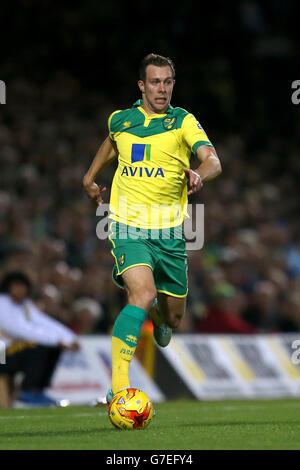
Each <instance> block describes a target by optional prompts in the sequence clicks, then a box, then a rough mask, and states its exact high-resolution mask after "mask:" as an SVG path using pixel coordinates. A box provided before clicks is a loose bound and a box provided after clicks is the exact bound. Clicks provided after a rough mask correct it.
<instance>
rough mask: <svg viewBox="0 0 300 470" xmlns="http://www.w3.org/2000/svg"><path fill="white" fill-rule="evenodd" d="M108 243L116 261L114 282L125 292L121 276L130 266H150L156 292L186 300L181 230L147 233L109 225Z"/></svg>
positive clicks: (184, 259) (185, 256)
mask: <svg viewBox="0 0 300 470" xmlns="http://www.w3.org/2000/svg"><path fill="white" fill-rule="evenodd" d="M108 236H109V243H110V245H111V248H112V250H111V253H112V255H113V257H114V258H115V263H116V264H115V266H114V268H113V273H112V274H113V280H114V282H115V283H116V284H117V286H119V287H121V288H124V282H123V279H122V274H123V273H124V272H125V271H126V270H127V269H129V268H132V267H133V266H149V268H151V269H152V271H153V277H154V282H155V286H156V289H157V291H158V292H161V293H164V294H168V295H171V296H173V297H186V295H187V292H188V279H187V255H186V251H185V238H184V234H183V228H182V226H179V227H174V228H170V229H160V230H155V231H154V230H152V231H151V230H150V229H149V230H147V229H137V228H135V227H130V226H128V225H125V224H122V223H119V222H111V224H110V227H109V233H108Z"/></svg>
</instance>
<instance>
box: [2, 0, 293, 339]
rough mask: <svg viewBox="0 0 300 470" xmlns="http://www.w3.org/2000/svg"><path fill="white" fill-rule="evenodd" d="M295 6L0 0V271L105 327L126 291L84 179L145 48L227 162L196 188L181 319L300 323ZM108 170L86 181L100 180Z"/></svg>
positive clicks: (205, 328) (134, 92)
mask: <svg viewBox="0 0 300 470" xmlns="http://www.w3.org/2000/svg"><path fill="white" fill-rule="evenodd" d="M296 6H297V2H294V1H289V0H286V1H284V2H282V1H279V0H277V1H274V0H269V1H265V2H259V1H250V0H249V1H244V2H242V1H239V2H214V1H212V2H205V3H204V2H201V3H200V2H198V3H197V4H196V3H195V2H192V1H189V0H187V1H185V2H181V3H180V4H178V3H177V2H167V3H165V2H158V3H150V2H120V1H117V2H111V1H100V2H99V1H96V0H86V1H84V2H76V1H74V2H66V1H61V2H50V1H46V0H45V1H33V0H23V1H19V2H15V1H12V2H2V3H1V32H0V34H1V59H0V79H1V80H4V81H5V83H6V87H7V104H6V105H1V107H0V161H1V168H0V261H1V266H0V274H3V273H5V272H6V271H8V270H9V269H15V268H18V269H22V270H24V271H25V272H27V273H28V274H29V275H30V276H31V278H32V279H33V281H34V283H35V286H36V288H35V298H36V300H37V302H38V303H39V305H40V306H41V308H42V309H43V310H44V311H46V312H47V313H49V314H50V315H53V316H54V317H57V318H59V319H61V320H62V321H63V322H65V323H66V324H68V325H70V326H72V328H74V330H75V331H77V332H79V333H80V332H108V331H110V328H111V326H112V324H113V321H114V319H115V317H116V315H117V314H118V312H119V311H120V309H121V308H122V305H123V303H124V300H125V299H124V297H123V295H122V293H121V292H120V291H119V290H118V289H117V288H116V287H114V285H113V284H112V282H111V268H112V264H113V260H112V258H111V255H110V253H109V249H108V245H107V243H106V242H100V241H98V240H97V238H96V236H95V226H96V223H97V218H96V217H95V208H94V207H93V206H91V204H90V202H89V201H88V199H87V198H86V196H85V194H84V191H83V188H82V176H83V174H84V172H85V171H86V169H87V168H88V166H89V163H90V161H91V159H92V158H93V156H94V155H95V153H96V151H97V149H98V147H99V145H100V144H101V142H102V140H103V138H104V137H105V135H106V133H107V118H108V116H109V114H110V113H111V112H112V111H114V110H116V109H121V108H124V107H129V106H130V105H131V103H133V102H134V101H135V100H136V99H137V98H139V93H138V89H137V85H136V82H137V79H138V65H139V61H140V59H141V58H142V57H143V56H144V55H146V54H147V53H149V52H157V53H160V54H162V55H166V56H169V57H171V58H172V59H173V60H174V62H175V65H176V80H177V82H176V86H175V91H174V95H173V100H172V104H173V106H180V107H183V108H186V109H188V110H189V111H190V112H192V113H193V114H195V116H196V117H197V119H199V121H200V123H201V124H202V125H203V127H204V129H205V130H206V132H207V134H208V136H209V137H210V138H211V140H212V142H213V143H214V145H215V147H216V149H217V152H218V153H219V156H220V158H221V160H222V164H223V174H222V176H221V177H220V178H218V179H217V180H215V181H213V182H211V183H209V184H207V185H205V187H204V188H203V190H202V191H201V193H199V194H198V195H197V196H195V197H194V199H193V201H194V202H202V203H204V204H205V214H206V222H205V246H204V249H203V250H201V252H197V253H194V252H191V254H190V260H189V266H190V268H189V279H190V294H189V300H188V313H189V314H188V315H187V317H186V320H185V322H184V324H183V325H182V328H181V331H197V332H233V333H249V332H253V333H254V332H270V331H299V327H300V298H299V286H300V252H299V250H300V238H299V237H300V232H299V190H298V186H299V184H298V178H299V170H300V158H299V122H300V121H299V110H300V105H299V106H296V105H294V104H293V103H292V101H291V95H292V89H291V84H292V82H293V80H296V79H299V78H300V77H299V68H298V65H299V41H298V24H297V22H298V18H297V15H296ZM114 168H115V167H113V168H112V169H110V170H107V171H106V172H105V174H104V175H103V177H100V178H99V180H98V181H99V182H103V183H104V184H106V185H108V187H109V185H110V182H111V178H112V174H113V170H114ZM108 196H109V192H108V193H107V194H106V200H108ZM82 297H85V298H86V297H88V298H91V299H93V300H96V302H97V303H98V304H99V305H100V306H101V312H100V316H99V317H98V319H97V320H96V321H95V322H93V321H92V320H91V318H90V317H89V316H88V315H87V316H86V317H85V318H79V317H78V315H75V313H74V308H73V307H74V301H75V300H76V299H79V298H82Z"/></svg>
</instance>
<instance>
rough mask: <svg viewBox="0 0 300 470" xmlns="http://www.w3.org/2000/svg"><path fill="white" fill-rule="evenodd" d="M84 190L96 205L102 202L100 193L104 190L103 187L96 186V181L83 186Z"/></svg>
mask: <svg viewBox="0 0 300 470" xmlns="http://www.w3.org/2000/svg"><path fill="white" fill-rule="evenodd" d="M85 190H86V192H87V195H88V197H89V198H90V200H91V201H93V202H95V203H96V204H97V206H100V205H101V204H102V203H103V199H102V197H101V193H103V192H104V191H106V188H105V187H102V186H98V184H96V183H91V184H89V185H86V186H85Z"/></svg>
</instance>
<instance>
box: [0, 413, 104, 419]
mask: <svg viewBox="0 0 300 470" xmlns="http://www.w3.org/2000/svg"><path fill="white" fill-rule="evenodd" d="M106 415H107V413H95V414H92V413H77V414H74V415H73V414H71V415H68V416H70V417H72V418H87V417H94V416H106ZM29 418H30V419H33V418H35V419H44V418H47V419H51V418H58V416H57V415H34V416H31V415H20V416H0V419H29ZM64 418H65V416H64Z"/></svg>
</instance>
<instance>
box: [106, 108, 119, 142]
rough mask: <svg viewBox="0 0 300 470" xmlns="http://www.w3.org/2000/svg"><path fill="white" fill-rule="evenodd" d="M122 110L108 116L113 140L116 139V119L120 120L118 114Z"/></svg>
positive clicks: (110, 134)
mask: <svg viewBox="0 0 300 470" xmlns="http://www.w3.org/2000/svg"><path fill="white" fill-rule="evenodd" d="M120 112H121V110H118V111H114V112H113V113H111V115H110V116H109V118H108V132H109V137H110V138H111V140H115V139H114V133H115V132H116V125H115V124H116V120H118V116H117V114H118V113H120Z"/></svg>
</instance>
